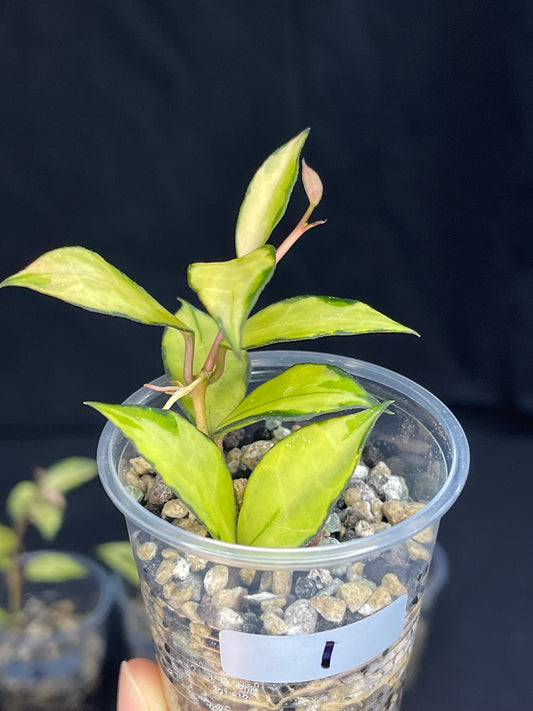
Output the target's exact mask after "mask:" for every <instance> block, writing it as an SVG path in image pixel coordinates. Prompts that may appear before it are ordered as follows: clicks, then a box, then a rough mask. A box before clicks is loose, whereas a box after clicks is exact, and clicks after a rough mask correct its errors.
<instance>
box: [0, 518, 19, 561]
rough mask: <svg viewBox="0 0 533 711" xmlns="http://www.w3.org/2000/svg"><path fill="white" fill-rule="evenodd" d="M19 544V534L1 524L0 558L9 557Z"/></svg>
mask: <svg viewBox="0 0 533 711" xmlns="http://www.w3.org/2000/svg"><path fill="white" fill-rule="evenodd" d="M18 545H19V539H18V536H17V534H16V533H15V532H14V531H13V530H12V529H11V528H9V527H8V526H1V525H0V558H9V556H11V555H13V554H14V553H15V552H16V550H17V548H18Z"/></svg>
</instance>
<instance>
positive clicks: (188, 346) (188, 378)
mask: <svg viewBox="0 0 533 711" xmlns="http://www.w3.org/2000/svg"><path fill="white" fill-rule="evenodd" d="M181 333H182V335H183V339H184V341H185V355H184V359H183V379H184V380H185V384H186V385H189V383H192V381H193V360H194V335H193V334H192V333H189V332H188V331H182V332H181Z"/></svg>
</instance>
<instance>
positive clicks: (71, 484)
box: [40, 457, 98, 494]
mask: <svg viewBox="0 0 533 711" xmlns="http://www.w3.org/2000/svg"><path fill="white" fill-rule="evenodd" d="M97 473H98V469H97V467H96V462H95V460H94V459H91V458H90V457H67V458H66V459H61V460H60V461H59V462H55V464H52V465H51V466H50V467H48V469H47V470H46V474H44V476H43V477H42V478H41V480H40V483H41V485H42V486H44V487H46V488H49V489H53V490H54V491H59V492H61V493H63V494H66V493H67V492H68V491H71V490H72V489H76V488H77V487H78V486H81V485H82V484H85V483H86V482H88V481H90V480H91V479H94V477H95V476H96V474H97Z"/></svg>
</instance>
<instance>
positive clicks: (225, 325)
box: [189, 245, 276, 357]
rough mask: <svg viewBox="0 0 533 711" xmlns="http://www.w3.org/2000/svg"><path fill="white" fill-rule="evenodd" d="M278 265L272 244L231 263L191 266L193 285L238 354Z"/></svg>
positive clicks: (204, 263)
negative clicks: (250, 318) (245, 330)
mask: <svg viewBox="0 0 533 711" xmlns="http://www.w3.org/2000/svg"><path fill="white" fill-rule="evenodd" d="M275 268H276V252H275V250H274V248H273V247H271V246H268V245H266V246H264V247H260V248H259V249H256V250H255V251H253V252H251V253H250V254H247V255H246V256H244V257H239V258H237V259H231V260H230V261H228V262H196V263H195V264H191V265H190V266H189V284H190V286H191V288H192V289H194V291H196V292H197V294H198V296H199V297H200V300H201V301H202V303H203V305H204V306H205V308H206V309H207V311H208V312H209V313H210V314H211V316H212V317H213V318H214V319H215V321H216V322H217V324H218V327H219V328H220V329H221V330H222V331H223V333H224V336H225V337H226V339H227V341H228V343H229V344H230V346H231V349H232V350H233V351H234V353H235V355H236V356H237V357H239V355H240V352H241V350H242V346H241V341H242V329H243V325H244V322H245V320H246V319H247V317H248V314H249V313H250V311H251V310H252V308H253V307H254V305H255V302H256V301H257V299H258V297H259V294H260V293H261V291H262V290H263V289H264V287H265V285H266V284H267V282H268V281H270V279H271V277H272V274H273V273H274V269H275Z"/></svg>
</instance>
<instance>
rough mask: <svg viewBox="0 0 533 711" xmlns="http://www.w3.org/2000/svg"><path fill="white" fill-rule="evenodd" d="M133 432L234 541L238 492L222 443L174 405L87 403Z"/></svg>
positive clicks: (196, 509) (153, 460) (203, 516)
mask: <svg viewBox="0 0 533 711" xmlns="http://www.w3.org/2000/svg"><path fill="white" fill-rule="evenodd" d="M86 404H87V405H90V406H91V407H94V409H95V410H98V412H101V413H102V415H104V416H105V417H107V418H108V419H109V420H111V422H112V423H113V424H114V425H116V426H117V427H118V428H119V429H120V430H121V431H122V432H123V433H124V435H125V436H126V437H128V438H129V439H130V440H131V441H132V442H133V444H134V445H135V447H136V448H137V450H138V452H139V454H141V455H142V456H143V457H144V458H145V459H146V460H147V461H148V462H150V464H152V466H153V467H154V468H155V469H156V470H157V471H158V472H159V474H160V475H161V477H162V478H163V479H164V481H165V482H166V483H167V484H168V486H170V487H171V488H172V489H174V491H175V492H176V493H177V495H178V496H179V497H180V499H181V500H182V501H183V502H184V504H185V505H186V506H187V507H188V508H189V509H191V510H192V511H193V513H194V514H195V515H196V517H197V518H199V519H200V521H202V523H203V524H204V525H205V526H206V527H207V529H208V530H209V532H210V533H211V535H212V536H213V537H214V538H218V539H220V540H224V541H231V542H234V541H235V518H236V507H235V494H234V490H233V481H232V478H231V474H230V472H229V470H228V468H227V466H226V462H225V460H224V457H223V455H222V453H221V452H220V450H219V448H218V447H217V445H216V444H215V443H214V442H213V441H212V440H210V439H209V437H207V436H206V435H204V434H202V433H201V432H200V431H199V430H197V429H196V427H195V426H194V425H192V424H191V423H190V422H188V421H187V420H186V419H185V418H183V417H180V415H178V414H176V413H175V412H173V411H172V410H155V409H152V408H148V407H141V406H139V405H106V404H103V403H96V402H89V403H86Z"/></svg>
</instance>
